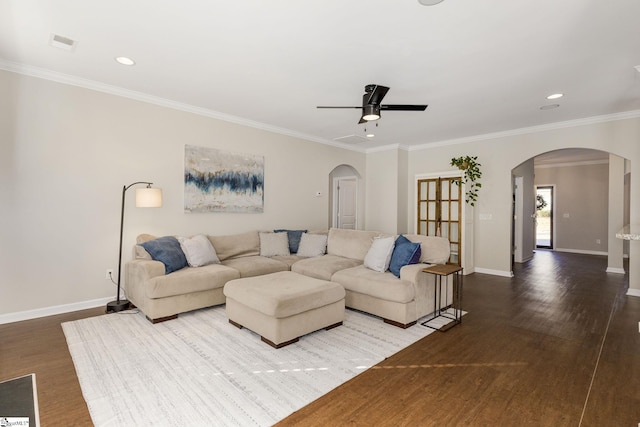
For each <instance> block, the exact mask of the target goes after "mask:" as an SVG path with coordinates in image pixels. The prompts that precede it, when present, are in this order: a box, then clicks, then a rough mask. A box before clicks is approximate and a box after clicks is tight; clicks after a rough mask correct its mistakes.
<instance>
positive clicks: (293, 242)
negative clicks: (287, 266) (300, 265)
mask: <svg viewBox="0 0 640 427" xmlns="http://www.w3.org/2000/svg"><path fill="white" fill-rule="evenodd" d="M273 232H274V233H287V238H288V239H289V252H290V253H291V254H295V253H298V247H299V246H300V239H301V238H302V235H303V234H304V233H306V232H307V230H283V229H280V230H273Z"/></svg>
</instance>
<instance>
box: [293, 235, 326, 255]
mask: <svg viewBox="0 0 640 427" xmlns="http://www.w3.org/2000/svg"><path fill="white" fill-rule="evenodd" d="M326 252H327V235H326V234H309V233H304V234H303V235H302V237H301V238H300V245H299V246H298V253H297V254H296V255H298V256H301V257H306V258H312V257H316V256H321V255H324V254H325V253H326Z"/></svg>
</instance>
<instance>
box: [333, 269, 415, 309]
mask: <svg viewBox="0 0 640 427" xmlns="http://www.w3.org/2000/svg"><path fill="white" fill-rule="evenodd" d="M331 280H332V281H333V282H336V283H340V284H341V285H342V286H344V288H345V289H346V290H347V291H351V292H358V293H360V294H365V295H369V296H372V297H374V298H379V299H382V300H385V301H393V302H399V303H402V304H406V303H409V302H411V301H413V300H414V299H415V287H414V286H413V283H411V282H409V281H407V280H402V279H398V278H397V277H396V276H394V275H393V274H392V273H390V272H388V271H387V272H386V273H380V272H377V271H373V270H370V269H368V268H367V267H365V266H364V265H360V266H358V267H353V268H348V269H346V270H340V271H338V272H336V273H335V274H334V275H333V277H332V278H331Z"/></svg>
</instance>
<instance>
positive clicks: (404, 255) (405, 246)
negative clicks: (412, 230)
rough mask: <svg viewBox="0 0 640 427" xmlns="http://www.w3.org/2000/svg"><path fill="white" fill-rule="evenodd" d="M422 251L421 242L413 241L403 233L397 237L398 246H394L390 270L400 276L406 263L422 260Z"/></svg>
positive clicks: (415, 262)
mask: <svg viewBox="0 0 640 427" xmlns="http://www.w3.org/2000/svg"><path fill="white" fill-rule="evenodd" d="M421 253H422V249H421V248H420V243H412V242H411V241H410V240H409V239H407V238H406V237H404V236H403V235H402V234H401V235H400V236H398V238H397V239H396V246H395V247H394V248H393V254H392V255H391V263H390V264H389V271H391V272H392V273H393V274H394V275H395V276H396V277H400V269H401V268H402V267H404V266H405V265H409V264H417V263H418V261H420V255H421Z"/></svg>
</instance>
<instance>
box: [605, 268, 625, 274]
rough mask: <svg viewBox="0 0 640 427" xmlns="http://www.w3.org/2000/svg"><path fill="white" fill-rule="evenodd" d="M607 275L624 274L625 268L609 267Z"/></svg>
mask: <svg viewBox="0 0 640 427" xmlns="http://www.w3.org/2000/svg"><path fill="white" fill-rule="evenodd" d="M607 273H617V274H624V273H625V271H624V268H615V267H607Z"/></svg>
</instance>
